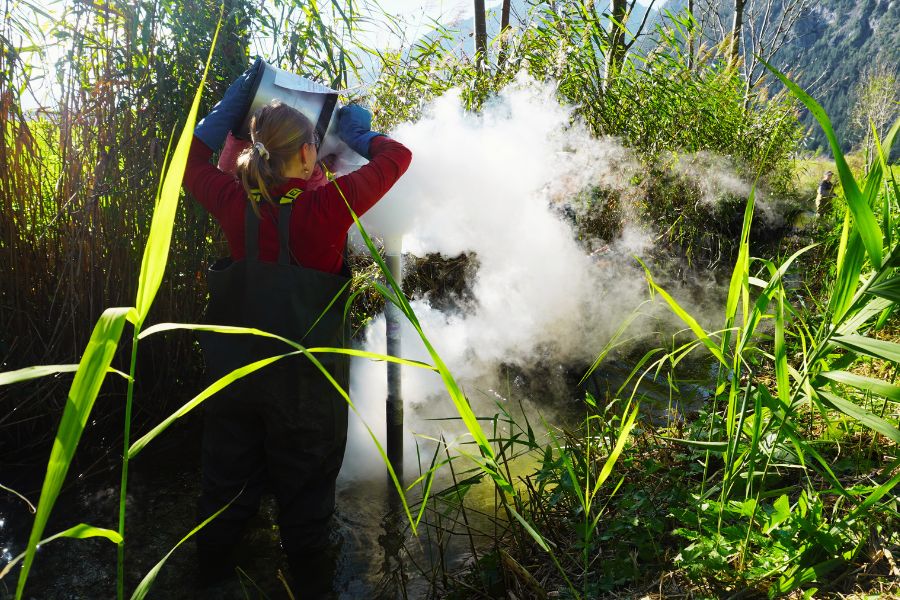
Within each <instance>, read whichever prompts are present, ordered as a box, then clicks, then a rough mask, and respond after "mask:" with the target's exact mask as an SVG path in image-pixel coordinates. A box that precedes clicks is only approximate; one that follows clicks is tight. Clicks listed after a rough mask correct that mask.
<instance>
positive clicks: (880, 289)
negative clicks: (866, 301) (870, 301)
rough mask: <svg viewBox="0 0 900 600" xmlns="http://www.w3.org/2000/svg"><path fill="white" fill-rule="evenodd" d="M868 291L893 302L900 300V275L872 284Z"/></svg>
mask: <svg viewBox="0 0 900 600" xmlns="http://www.w3.org/2000/svg"><path fill="white" fill-rule="evenodd" d="M866 293H868V294H873V295H875V296H880V297H881V298H885V299H887V300H890V301H892V302H900V277H891V278H890V279H887V280H885V281H881V282H879V283H876V284H875V285H873V286H871V287H870V288H869V289H868V290H866Z"/></svg>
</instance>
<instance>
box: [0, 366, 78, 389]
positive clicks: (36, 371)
mask: <svg viewBox="0 0 900 600" xmlns="http://www.w3.org/2000/svg"><path fill="white" fill-rule="evenodd" d="M77 370H78V365H38V366H35V367H25V368H24V369H16V370H15V371H5V372H3V373H0V385H9V384H11V383H18V382H20V381H28V380H29V379H37V378H38V377H47V376H48V375H56V374H57V373H74V372H75V371H77Z"/></svg>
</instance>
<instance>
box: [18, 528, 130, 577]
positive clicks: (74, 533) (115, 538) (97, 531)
mask: <svg viewBox="0 0 900 600" xmlns="http://www.w3.org/2000/svg"><path fill="white" fill-rule="evenodd" d="M62 537H67V538H74V539H77V540H83V539H87V538H92V537H102V538H106V539H108V540H109V541H111V542H112V543H114V544H118V543H120V542H121V541H122V536H120V535H119V532H117V531H113V530H112V529H102V528H100V527H92V526H91V525H86V524H84V523H80V524H78V525H75V526H74V527H70V528H69V529H66V530H65V531H60V532H59V533H56V534H53V535H51V536H50V537H48V538H44V539H43V540H41V541H40V542H38V544H39V545H43V544H47V543H49V542H52V541H53V540H56V539H59V538H62ZM25 554H26V553H25V552H23V553H22V554H20V555H18V556H17V557H15V558H14V559H12V560H11V561H9V562H8V563H7V564H6V566H4V567H3V570H2V571H0V579H3V578H4V577H6V576H7V575H8V574H9V572H10V571H12V569H13V567H15V566H16V565H17V564H19V561H21V560H22V559H23V558H24V557H25Z"/></svg>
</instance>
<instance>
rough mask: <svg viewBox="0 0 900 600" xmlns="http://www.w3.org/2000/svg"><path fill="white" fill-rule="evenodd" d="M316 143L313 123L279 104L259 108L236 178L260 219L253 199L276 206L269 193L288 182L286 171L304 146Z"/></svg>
mask: <svg viewBox="0 0 900 600" xmlns="http://www.w3.org/2000/svg"><path fill="white" fill-rule="evenodd" d="M314 139H315V131H314V128H313V124H312V122H311V121H310V120H309V119H307V118H306V117H305V116H304V115H303V114H302V113H301V112H300V111H298V110H297V109H295V108H292V107H290V106H288V105H287V104H284V103H283V102H280V101H278V100H273V101H272V102H270V103H269V104H267V105H265V106H263V107H262V108H260V109H259V110H258V111H256V113H255V114H254V115H253V117H252V118H251V119H250V141H251V142H252V143H251V145H250V147H249V148H246V149H245V150H244V151H243V152H241V154H240V156H238V159H237V176H238V179H240V180H241V184H242V185H243V186H244V191H246V192H247V196H248V198H250V202H251V203H252V208H253V211H254V212H255V213H256V215H257V216H259V215H260V213H259V207H258V206H257V203H256V202H255V201H254V200H253V197H254V196H255V195H256V194H257V193H258V194H259V196H261V197H262V198H264V199H265V200H266V201H267V202H270V203H272V204H275V199H274V198H272V195H271V193H270V192H269V190H270V189H271V188H273V187H277V186H279V185H281V184H283V183H284V182H285V181H287V179H286V178H285V176H284V171H285V169H286V168H287V165H288V163H289V162H290V160H291V159H292V157H294V156H296V155H297V153H298V152H300V148H301V147H303V144H311V143H313V141H314Z"/></svg>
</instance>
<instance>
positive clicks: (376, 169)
mask: <svg viewBox="0 0 900 600" xmlns="http://www.w3.org/2000/svg"><path fill="white" fill-rule="evenodd" d="M371 123H372V116H371V114H370V113H369V111H367V110H366V109H364V108H362V107H361V106H357V105H350V106H345V107H343V108H342V109H341V111H340V112H339V113H338V134H339V135H340V137H341V139H342V140H343V141H344V142H345V143H346V144H347V145H348V146H350V148H352V149H353V150H354V151H355V152H357V153H358V154H360V155H362V156H365V157H366V158H368V159H369V163H368V164H367V165H364V166H363V167H360V168H359V169H357V170H356V171H354V172H353V173H350V174H348V175H344V176H343V177H339V178H338V179H336V180H335V182H334V183H333V184H331V185H328V186H326V187H325V188H323V189H322V190H320V193H323V194H324V197H323V198H322V203H323V209H325V210H326V211H327V212H328V214H329V219H333V220H334V222H336V223H339V224H340V227H342V228H344V230H346V229H347V228H349V227H350V225H352V224H353V217H352V216H351V215H350V212H349V211H348V210H347V206H346V204H345V202H344V198H346V200H347V203H349V204H350V207H351V208H352V209H353V212H355V213H356V214H357V215H358V216H359V215H362V214H364V213H365V212H366V211H367V210H369V209H370V208H372V207H373V206H374V205H375V203H376V202H378V201H379V200H381V198H382V197H384V195H385V194H386V193H387V191H388V190H389V189H391V187H392V186H393V185H394V184H395V183H396V182H397V180H398V179H400V176H401V175H403V173H405V172H406V169H407V168H408V167H409V163H410V161H411V160H412V153H411V152H410V151H409V149H407V148H406V146H404V145H403V144H401V143H400V142H397V141H395V140H392V139H390V138H389V137H387V136H385V135H384V134H381V133H377V132H374V131H371Z"/></svg>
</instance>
